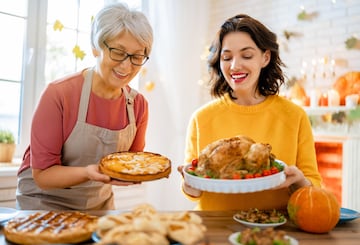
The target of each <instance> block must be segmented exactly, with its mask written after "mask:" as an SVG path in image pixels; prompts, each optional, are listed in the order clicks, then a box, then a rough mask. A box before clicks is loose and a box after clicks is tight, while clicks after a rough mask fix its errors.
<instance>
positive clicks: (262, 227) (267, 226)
mask: <svg viewBox="0 0 360 245" xmlns="http://www.w3.org/2000/svg"><path fill="white" fill-rule="evenodd" d="M233 218H234V220H235V221H237V222H239V223H241V224H243V225H245V226H247V227H249V228H255V227H259V228H261V229H264V228H269V227H277V226H280V225H283V224H285V223H286V221H287V220H286V219H284V221H283V222H280V223H266V224H264V223H253V222H248V221H245V220H241V219H238V218H236V217H235V215H234V216H233Z"/></svg>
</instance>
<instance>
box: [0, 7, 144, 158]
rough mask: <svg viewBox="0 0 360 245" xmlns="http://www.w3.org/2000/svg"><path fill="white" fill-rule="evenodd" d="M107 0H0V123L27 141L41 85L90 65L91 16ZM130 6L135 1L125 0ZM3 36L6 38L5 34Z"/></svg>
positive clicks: (19, 140)
mask: <svg viewBox="0 0 360 245" xmlns="http://www.w3.org/2000/svg"><path fill="white" fill-rule="evenodd" d="M111 2H117V1H110V0H71V1H66V3H65V2H64V1H63V0H47V1H46V0H30V1H28V0H12V1H0V29H1V30H2V38H1V40H0V52H1V56H0V66H1V69H0V128H4V129H9V130H11V131H12V132H13V133H14V135H15V138H16V140H17V149H16V154H15V155H16V157H21V156H22V154H23V152H24V151H25V148H26V147H27V145H28V144H29V138H30V124H31V120H32V114H33V111H34V109H35V106H36V104H37V101H38V99H39V97H40V96H41V93H42V91H43V89H44V88H45V86H46V84H47V83H49V82H51V81H53V80H54V79H57V78H60V77H62V76H64V75H66V74H69V73H72V72H75V71H79V70H81V69H83V68H86V67H89V66H93V65H94V62H95V61H94V58H93V56H92V52H91V47H90V36H89V35H90V27H91V21H92V17H93V16H94V15H95V14H96V13H97V12H98V11H99V10H100V8H101V7H102V6H103V5H104V4H108V3H111ZM122 2H126V3H127V4H128V5H129V7H131V8H138V9H140V7H141V0H136V1H135V0H127V1H122ZM5 37H6V38H5Z"/></svg>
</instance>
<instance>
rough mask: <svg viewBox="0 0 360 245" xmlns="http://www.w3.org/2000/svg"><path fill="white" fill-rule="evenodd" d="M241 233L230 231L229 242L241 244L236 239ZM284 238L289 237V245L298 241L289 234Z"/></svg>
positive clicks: (296, 243)
mask: <svg viewBox="0 0 360 245" xmlns="http://www.w3.org/2000/svg"><path fill="white" fill-rule="evenodd" d="M240 234H241V232H240V231H239V232H235V233H232V234H231V235H230V236H229V242H230V243H231V244H233V245H243V244H242V243H239V242H238V241H237V238H238V237H239V235H240ZM285 238H287V239H289V240H290V245H298V244H299V242H298V241H297V240H296V239H295V238H293V237H291V236H285Z"/></svg>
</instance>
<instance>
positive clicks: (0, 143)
mask: <svg viewBox="0 0 360 245" xmlns="http://www.w3.org/2000/svg"><path fill="white" fill-rule="evenodd" d="M14 153H15V137H14V134H13V133H12V132H11V131H10V130H5V129H0V162H12V159H13V156H14Z"/></svg>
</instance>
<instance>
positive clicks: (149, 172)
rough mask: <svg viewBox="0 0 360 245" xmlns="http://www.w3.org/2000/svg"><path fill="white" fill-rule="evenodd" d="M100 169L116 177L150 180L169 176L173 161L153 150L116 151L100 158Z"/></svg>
mask: <svg viewBox="0 0 360 245" xmlns="http://www.w3.org/2000/svg"><path fill="white" fill-rule="evenodd" d="M99 167H100V171H101V172H102V173H104V174H106V175H108V176H110V177H112V178H114V179H119V180H124V181H149V180H156V179H160V178H164V177H168V176H169V174H170V172H171V161H170V160H169V159H168V158H167V157H165V156H163V155H160V154H157V153H152V152H128V151H126V152H115V153H111V154H109V155H107V156H105V157H103V158H102V159H101V160H100V164H99Z"/></svg>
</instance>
